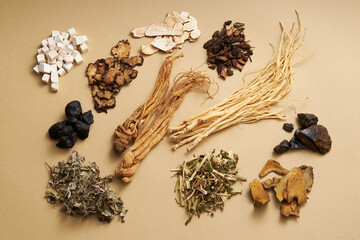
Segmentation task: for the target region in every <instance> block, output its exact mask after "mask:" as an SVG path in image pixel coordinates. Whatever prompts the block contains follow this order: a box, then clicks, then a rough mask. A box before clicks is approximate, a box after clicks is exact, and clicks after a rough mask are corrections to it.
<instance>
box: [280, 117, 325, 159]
mask: <svg viewBox="0 0 360 240" xmlns="http://www.w3.org/2000/svg"><path fill="white" fill-rule="evenodd" d="M297 121H298V123H299V125H300V128H298V129H297V130H296V131H295V134H294V137H293V138H291V140H290V141H288V140H283V141H282V142H281V143H280V144H279V145H277V146H275V147H274V152H276V153H278V154H282V153H284V152H287V151H288V150H290V149H306V148H308V149H311V150H313V151H315V152H319V153H321V154H324V153H327V152H329V151H330V149H331V144H332V141H331V138H330V136H329V133H328V131H327V129H326V127H324V126H322V125H318V124H317V123H318V117H317V116H315V115H314V114H311V113H299V114H298V115H297ZM287 124H288V125H287V126H285V124H284V126H283V129H284V130H285V131H288V130H290V129H291V125H292V128H293V127H294V125H293V124H291V125H290V124H289V123H287ZM291 131H292V129H291ZM291 131H290V132H291Z"/></svg>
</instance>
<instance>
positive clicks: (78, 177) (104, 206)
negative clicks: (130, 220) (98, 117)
mask: <svg viewBox="0 0 360 240" xmlns="http://www.w3.org/2000/svg"><path fill="white" fill-rule="evenodd" d="M84 160H85V158H84V156H81V155H79V154H78V152H77V151H73V152H72V154H71V159H70V160H69V161H67V162H63V161H62V162H59V163H58V165H57V166H54V167H50V166H49V165H48V167H49V169H50V181H49V184H48V188H50V189H51V190H53V191H48V190H47V191H46V192H45V197H46V198H47V201H48V202H49V203H52V204H56V203H60V204H61V208H60V211H61V212H63V213H65V214H67V215H72V216H74V217H87V216H88V215H91V214H95V215H97V217H98V219H99V221H101V222H107V223H109V222H111V220H112V219H113V217H114V216H115V215H119V216H120V217H121V221H122V222H124V221H125V215H126V212H127V210H125V209H124V207H123V202H122V201H121V199H120V198H119V197H117V196H116V193H114V192H113V191H112V190H111V188H110V187H109V185H108V183H109V182H111V180H112V177H111V176H106V177H104V178H101V177H100V170H99V167H98V166H97V165H96V163H95V162H93V163H90V164H89V165H84V163H83V162H84ZM54 192H55V193H54Z"/></svg>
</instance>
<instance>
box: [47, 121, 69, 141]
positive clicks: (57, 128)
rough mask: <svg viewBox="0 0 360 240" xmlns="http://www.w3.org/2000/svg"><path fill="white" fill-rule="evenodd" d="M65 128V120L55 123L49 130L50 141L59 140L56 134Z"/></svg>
mask: <svg viewBox="0 0 360 240" xmlns="http://www.w3.org/2000/svg"><path fill="white" fill-rule="evenodd" d="M65 126H66V120H65V121H62V122H57V123H55V124H54V125H52V126H51V127H50V128H49V136H50V138H51V139H59V137H60V136H59V134H58V132H59V131H60V130H61V129H63V128H64V127H65Z"/></svg>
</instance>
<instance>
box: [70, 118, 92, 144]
mask: <svg viewBox="0 0 360 240" xmlns="http://www.w3.org/2000/svg"><path fill="white" fill-rule="evenodd" d="M74 130H75V132H76V135H77V136H78V138H80V139H82V140H84V139H86V138H87V137H88V136H89V130H90V126H89V125H87V124H86V123H84V122H82V121H77V122H76V123H75V125H74Z"/></svg>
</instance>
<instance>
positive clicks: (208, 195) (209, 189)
mask: <svg viewBox="0 0 360 240" xmlns="http://www.w3.org/2000/svg"><path fill="white" fill-rule="evenodd" d="M238 160H239V157H238V155H237V154H234V153H232V152H231V151H230V152H226V151H224V150H221V151H215V150H213V152H212V153H210V154H206V155H200V156H199V157H194V158H193V159H191V160H189V161H185V162H184V163H183V164H182V165H180V166H179V167H178V169H174V170H172V171H174V172H176V174H175V176H176V177H177V181H176V184H175V190H174V191H175V192H176V193H177V198H175V200H176V202H177V203H178V204H179V205H180V206H181V207H184V208H185V209H186V212H187V214H188V219H187V221H186V222H185V225H187V224H188V223H189V222H190V220H191V219H192V217H193V216H194V215H195V216H198V217H200V214H201V213H203V212H207V213H208V214H209V215H210V216H211V217H212V216H214V211H216V209H220V210H223V208H224V203H225V201H226V199H230V198H231V197H232V196H234V195H237V194H241V191H234V190H233V188H232V185H233V184H234V183H235V182H236V181H246V180H247V179H246V178H244V177H240V176H238V175H237V170H236V164H237V162H238Z"/></svg>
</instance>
